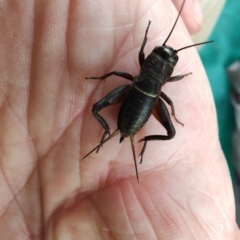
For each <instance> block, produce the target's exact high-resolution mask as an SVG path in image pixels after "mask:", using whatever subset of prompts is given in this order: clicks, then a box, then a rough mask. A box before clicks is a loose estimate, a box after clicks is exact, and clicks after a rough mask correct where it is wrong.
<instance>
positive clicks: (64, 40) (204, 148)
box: [0, 0, 240, 240]
mask: <svg viewBox="0 0 240 240" xmlns="http://www.w3.org/2000/svg"><path fill="white" fill-rule="evenodd" d="M179 2H181V1H179ZM179 2H178V1H174V3H175V4H176V5H177V6H179V5H180V4H179ZM191 5H192V6H193V4H192V1H190V0H188V1H187V2H186V5H185V7H184V11H183V17H185V23H186V25H187V26H188V27H189V26H190V25H191V22H192V20H191V19H192V17H193V16H191V15H186V12H188V14H189V12H190V13H191V12H192V13H193V11H191V9H189V8H190V7H191ZM0 9H1V18H0V30H1V38H0V46H1V51H0V54H1V57H0V60H1V64H0V68H1V69H0V73H1V77H0V90H1V91H0V106H1V107H0V116H1V117H0V133H1V134H0V163H1V165H0V170H1V171H0V184H1V186H0V192H1V198H0V206H1V215H0V232H1V238H2V239H21V240H22V239H104V240H106V239H124V240H126V239H164V240H170V239H178V240H181V239H217V240H219V239H239V237H240V232H239V229H238V228H237V225H236V222H235V209H234V198H233V191H232V185H231V180H230V175H229V170H228V168H227V165H226V160H225V158H224V155H223V153H222V151H221V148H220V144H219V140H218V132H217V129H218V127H217V122H216V113H215V107H214V104H213V98H212V95H211V91H210V87H209V84H208V80H207V77H206V75H205V72H204V69H203V66H202V65H201V62H200V60H199V57H198V54H197V52H196V50H195V49H194V48H190V49H187V50H185V51H181V52H179V57H180V60H179V62H178V64H177V66H176V68H175V71H174V74H173V75H177V74H185V73H188V72H192V73H193V74H192V75H190V76H187V77H186V78H184V79H183V80H181V81H179V82H174V83H168V84H166V86H164V87H163V91H164V92H165V93H166V94H167V95H168V96H169V97H170V98H171V99H172V100H173V102H174V104H175V110H176V115H177V117H178V119H179V120H180V121H181V122H183V123H184V124H185V126H184V127H182V126H181V125H179V124H178V123H176V122H175V120H174V119H173V120H172V121H173V124H174V126H175V127H176V132H177V134H176V137H175V138H174V139H172V140H171V141H166V142H164V141H158V142H151V143H149V144H148V147H147V150H146V153H145V156H144V160H143V164H141V165H138V170H139V176H140V183H139V184H138V183H137V180H136V176H135V170H134V164H133V157H132V152H131V145H130V141H129V139H125V140H124V142H123V143H122V144H121V145H119V144H118V141H119V135H118V136H117V137H115V138H113V139H112V140H111V141H109V142H108V143H106V144H105V145H104V146H103V148H101V150H100V152H99V154H96V153H93V154H92V155H90V156H89V157H88V158H87V159H85V160H84V161H81V162H79V160H80V159H81V158H82V157H83V156H84V155H85V154H86V153H87V152H88V151H90V150H91V149H92V148H93V147H95V146H96V145H97V144H98V143H99V141H100V138H101V136H102V133H103V129H102V127H101V125H100V124H99V123H98V122H97V121H96V119H95V118H94V117H93V115H92V113H91V108H92V105H93V104H94V103H95V102H96V101H98V100H100V99H101V98H102V97H103V96H105V95H106V94H107V93H108V92H109V91H111V90H113V89H114V88H116V87H117V86H120V85H123V84H130V82H128V81H127V80H125V79H121V78H117V77H111V78H109V79H107V80H105V81H97V80H85V79H84V78H85V76H99V75H102V74H104V73H107V72H109V71H111V70H115V69H119V70H123V71H126V72H129V73H131V74H133V75H137V74H138V72H139V64H138V52H139V49H140V46H141V44H142V40H143V37H144V33H145V29H146V26H147V23H148V20H151V21H152V24H151V26H150V30H149V36H148V42H147V45H146V48H145V54H146V55H148V54H149V53H150V51H151V50H152V49H153V47H154V46H156V45H160V44H161V43H162V42H163V41H164V39H165V38H166V36H167V34H168V33H169V31H170V29H171V27H172V24H173V22H174V20H175V19H176V16H177V11H176V9H175V8H174V6H173V5H172V2H170V1H154V0H152V1H147V3H146V2H145V1H141V2H140V1H135V2H134V1H131V3H129V1H121V2H119V1H118V5H117V6H115V5H114V4H113V1H105V0H104V1H83V0H82V1H71V2H68V1H57V0H55V1H35V2H34V1H3V2H2V3H1V8H0ZM186 16H187V17H186ZM192 28H193V29H195V30H194V31H197V28H199V26H198V27H197V28H196V26H195V27H194V26H193V27H189V29H190V31H192V30H193V29H192ZM203 41H204V39H203ZM168 44H169V45H170V46H174V47H175V48H181V47H183V46H186V45H189V44H191V40H190V38H189V35H188V32H187V30H186V28H185V27H184V24H183V22H182V20H180V21H179V22H178V24H177V26H176V29H175V30H174V32H173V34H172V36H171V38H170V39H169V41H168ZM118 109H119V105H116V106H114V107H109V108H106V109H105V110H103V111H102V113H103V115H104V117H105V119H106V120H107V121H108V123H109V124H110V128H111V130H112V131H113V130H114V129H116V116H117V113H118ZM156 133H159V134H165V129H163V127H162V126H161V125H160V123H159V122H157V121H156V119H154V117H151V118H150V120H149V121H148V123H147V124H146V126H145V127H144V128H143V129H142V130H141V131H140V132H139V134H137V135H136V136H135V142H136V146H135V147H136V152H137V154H139V152H140V150H141V147H142V144H137V141H138V140H139V139H141V138H142V137H144V136H146V135H150V134H156Z"/></svg>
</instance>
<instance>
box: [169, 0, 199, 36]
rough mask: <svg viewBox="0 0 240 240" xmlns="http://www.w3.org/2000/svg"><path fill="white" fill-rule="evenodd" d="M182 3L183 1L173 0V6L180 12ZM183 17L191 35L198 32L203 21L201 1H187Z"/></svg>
mask: <svg viewBox="0 0 240 240" xmlns="http://www.w3.org/2000/svg"><path fill="white" fill-rule="evenodd" d="M182 3H183V0H173V4H174V5H175V6H176V8H177V9H178V11H179V10H180V8H181V6H182ZM181 16H182V19H183V21H184V23H185V25H186V27H187V29H188V31H189V32H190V33H196V32H198V31H199V30H200V28H201V25H202V21H203V16H202V10H201V6H200V3H199V0H188V1H186V2H185V5H184V8H183V10H182V14H181Z"/></svg>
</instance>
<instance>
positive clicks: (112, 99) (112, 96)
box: [92, 85, 130, 152]
mask: <svg viewBox="0 0 240 240" xmlns="http://www.w3.org/2000/svg"><path fill="white" fill-rule="evenodd" d="M129 89H130V85H124V86H121V87H118V88H116V89H114V90H113V91H111V92H110V93H109V94H107V95H106V96H105V97H104V98H102V99H101V100H100V101H98V102H96V103H95V104H94V105H93V108H92V113H93V115H94V117H95V118H96V119H97V120H98V122H99V123H100V124H101V125H102V126H103V128H104V130H105V131H104V133H103V136H102V138H101V141H100V145H99V147H98V148H97V149H96V152H98V151H99V149H100V147H101V146H102V143H103V142H104V140H105V139H106V137H107V136H108V135H110V128H109V125H108V124H107V122H106V121H105V119H104V118H103V117H102V116H101V115H100V114H99V113H98V112H99V111H100V110H101V109H103V108H105V107H107V106H110V105H113V104H117V103H120V102H122V100H123V99H124V97H125V95H126V94H127V93H128V91H129Z"/></svg>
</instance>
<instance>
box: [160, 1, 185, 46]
mask: <svg viewBox="0 0 240 240" xmlns="http://www.w3.org/2000/svg"><path fill="white" fill-rule="evenodd" d="M185 2H186V0H184V1H183V4H182V6H181V9H180V11H179V13H178V16H177V19H176V20H175V23H174V24H173V27H172V29H171V31H170V33H169V34H168V36H167V38H166V40H165V42H164V43H163V46H165V45H166V42H167V41H168V39H169V38H170V36H171V34H172V32H173V29H174V28H175V26H176V24H177V21H178V19H179V17H180V14H181V12H182V9H183V6H184V4H185Z"/></svg>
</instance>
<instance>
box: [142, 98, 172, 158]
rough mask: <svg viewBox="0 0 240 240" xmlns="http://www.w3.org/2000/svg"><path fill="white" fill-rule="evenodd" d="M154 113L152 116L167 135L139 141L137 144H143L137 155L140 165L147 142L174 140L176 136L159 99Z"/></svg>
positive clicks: (166, 110)
mask: <svg viewBox="0 0 240 240" xmlns="http://www.w3.org/2000/svg"><path fill="white" fill-rule="evenodd" d="M154 113H155V114H154V116H155V117H156V118H157V120H158V121H159V122H160V123H161V124H162V125H163V127H164V128H165V129H166V130H167V135H150V136H146V137H144V138H142V139H140V140H139V142H144V144H143V148H142V151H141V152H140V154H139V156H141V160H140V163H142V161H143V155H144V152H145V150H146V147H147V143H148V142H149V141H155V140H170V139H172V138H174V136H175V134H176V131H175V128H174V126H173V124H172V120H171V117H170V114H169V112H168V109H167V107H166V105H165V103H164V102H163V100H162V99H161V98H159V99H158V101H157V103H156V106H155V112H154Z"/></svg>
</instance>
